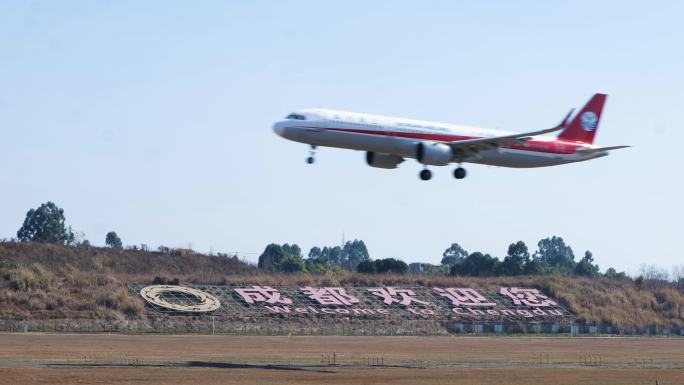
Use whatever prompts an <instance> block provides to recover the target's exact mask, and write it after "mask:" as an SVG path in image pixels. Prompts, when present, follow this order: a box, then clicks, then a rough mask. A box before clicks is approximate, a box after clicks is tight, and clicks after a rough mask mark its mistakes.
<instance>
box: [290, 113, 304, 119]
mask: <svg viewBox="0 0 684 385" xmlns="http://www.w3.org/2000/svg"><path fill="white" fill-rule="evenodd" d="M285 119H296V120H306V116H304V115H299V114H290V115H288V116H287V118H285Z"/></svg>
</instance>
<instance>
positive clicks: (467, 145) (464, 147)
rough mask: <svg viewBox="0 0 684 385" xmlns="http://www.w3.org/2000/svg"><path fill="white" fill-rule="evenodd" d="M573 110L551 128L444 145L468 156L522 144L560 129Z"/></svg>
mask: <svg viewBox="0 0 684 385" xmlns="http://www.w3.org/2000/svg"><path fill="white" fill-rule="evenodd" d="M572 112H573V110H570V112H568V114H567V115H566V116H565V118H564V119H563V121H561V122H560V124H559V125H557V126H556V127H552V128H547V129H545V130H539V131H531V132H523V133H519V134H512V135H503V136H495V137H492V138H478V139H466V140H459V141H455V142H445V144H446V145H448V146H449V147H451V149H452V150H453V151H454V153H457V154H458V153H460V154H462V156H469V155H474V154H477V153H478V152H480V151H486V150H494V149H497V148H499V147H504V146H510V145H514V144H522V143H525V142H527V141H528V140H530V139H532V137H534V136H536V135H544V134H548V133H550V132H555V131H560V130H562V129H564V128H565V126H566V125H567V123H568V120H569V119H570V115H572Z"/></svg>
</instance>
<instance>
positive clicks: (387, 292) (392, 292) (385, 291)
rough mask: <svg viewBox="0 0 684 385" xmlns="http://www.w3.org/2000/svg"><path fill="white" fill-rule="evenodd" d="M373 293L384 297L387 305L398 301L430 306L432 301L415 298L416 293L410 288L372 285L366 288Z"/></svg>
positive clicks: (406, 304) (404, 303) (383, 299)
mask: <svg viewBox="0 0 684 385" xmlns="http://www.w3.org/2000/svg"><path fill="white" fill-rule="evenodd" d="M366 290H368V291H369V292H371V293H372V294H373V295H376V296H378V297H380V298H382V302H384V303H385V304H387V305H392V304H394V303H398V304H400V305H404V306H408V305H410V304H411V303H413V302H415V303H419V304H421V305H425V306H430V302H425V301H421V300H419V299H417V298H414V297H415V295H416V293H414V292H413V290H410V289H396V288H394V287H390V286H388V287H371V288H368V289H366Z"/></svg>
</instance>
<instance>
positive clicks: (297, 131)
mask: <svg viewBox="0 0 684 385" xmlns="http://www.w3.org/2000/svg"><path fill="white" fill-rule="evenodd" d="M273 129H274V131H275V132H276V133H277V134H278V135H280V136H282V137H284V138H286V139H289V140H292V141H296V142H301V143H306V144H310V145H314V146H326V147H337V148H346V149H352V150H359V151H367V152H369V153H380V154H392V155H396V156H399V157H402V158H413V159H415V158H416V146H417V144H418V143H421V142H423V143H425V142H430V143H434V142H440V143H449V142H457V141H462V140H469V139H477V138H489V137H497V136H503V135H508V134H511V132H506V131H501V130H492V129H484V128H476V127H467V126H460V125H454V124H447V123H437V122H429V121H421V120H413V119H404V118H394V117H386V116H378V115H369V114H361V113H354V112H345V111H336V110H327V109H303V110H299V111H297V112H295V113H293V114H291V115H289V116H288V118H287V119H284V120H281V121H278V122H276V123H275V124H274V126H273ZM591 148H594V147H593V146H592V145H589V144H585V143H576V142H565V141H561V140H558V139H557V138H555V137H550V136H535V137H533V138H532V139H531V140H528V141H527V142H525V143H521V144H516V145H511V146H508V147H499V148H496V149H492V150H486V151H479V152H478V153H477V154H476V155H469V156H467V157H457V156H454V157H453V159H451V162H457V163H461V162H470V163H480V164H488V165H494V166H502V167H544V166H554V165H558V164H563V163H571V162H579V161H584V160H589V159H593V158H597V157H601V156H605V155H607V154H606V153H605V152H598V153H590V154H581V153H578V152H577V150H578V149H591Z"/></svg>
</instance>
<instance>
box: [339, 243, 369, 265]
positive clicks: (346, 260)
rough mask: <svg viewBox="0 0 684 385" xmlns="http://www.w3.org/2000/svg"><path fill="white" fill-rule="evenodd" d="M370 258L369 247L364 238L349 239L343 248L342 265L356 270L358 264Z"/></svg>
mask: <svg viewBox="0 0 684 385" xmlns="http://www.w3.org/2000/svg"><path fill="white" fill-rule="evenodd" d="M368 260H370V255H369V254H368V248H367V247H366V244H365V243H363V241H362V240H358V239H354V240H353V241H347V242H346V243H345V244H344V247H343V248H342V267H343V268H345V269H346V270H352V271H353V270H356V266H358V265H359V263H361V262H363V261H368Z"/></svg>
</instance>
